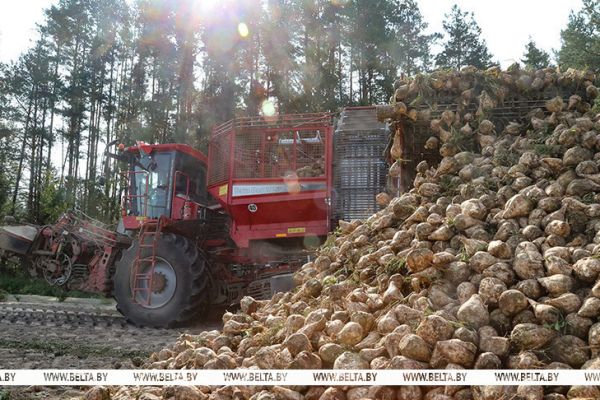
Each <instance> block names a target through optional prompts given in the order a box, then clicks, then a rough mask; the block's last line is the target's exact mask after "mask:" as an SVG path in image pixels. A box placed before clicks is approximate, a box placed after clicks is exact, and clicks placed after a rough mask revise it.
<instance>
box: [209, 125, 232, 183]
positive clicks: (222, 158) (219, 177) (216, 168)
mask: <svg viewBox="0 0 600 400" xmlns="http://www.w3.org/2000/svg"><path fill="white" fill-rule="evenodd" d="M230 140H231V133H230V132H229V133H226V134H222V135H219V136H216V137H213V138H211V142H210V146H211V148H210V152H209V156H210V160H209V166H210V168H209V175H208V184H209V185H214V184H216V183H221V182H225V181H227V180H228V179H229V160H230V157H231V155H230V154H229V148H230Z"/></svg>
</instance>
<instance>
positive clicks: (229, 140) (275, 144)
mask: <svg viewBox="0 0 600 400" xmlns="http://www.w3.org/2000/svg"><path fill="white" fill-rule="evenodd" d="M331 120H332V118H331V115H329V114H325V113H321V114H298V115H285V116H280V117H274V118H263V117H255V118H240V119H236V120H233V121H229V122H227V123H225V124H223V125H220V126H217V127H216V128H215V129H213V131H212V136H211V139H210V146H209V157H208V159H209V164H208V165H209V167H208V191H209V193H210V194H211V195H212V196H213V197H214V198H215V199H217V201H218V202H219V204H220V206H221V207H223V209H224V210H225V211H226V212H227V214H228V215H230V216H231V219H232V224H231V230H230V236H231V238H232V239H233V241H234V242H235V244H236V245H237V246H238V247H240V248H247V247H249V246H250V243H251V242H252V241H254V240H266V239H284V238H293V237H307V236H312V237H320V236H325V235H327V232H329V228H330V220H331V211H330V205H331V196H332V193H331V191H332V168H331V164H332V162H331V160H332V142H333V136H332V135H333V127H332V123H331Z"/></svg>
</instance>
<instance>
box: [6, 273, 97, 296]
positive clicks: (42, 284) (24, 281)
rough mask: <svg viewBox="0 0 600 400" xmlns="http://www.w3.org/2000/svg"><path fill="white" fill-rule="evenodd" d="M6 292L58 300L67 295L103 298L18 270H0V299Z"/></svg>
mask: <svg viewBox="0 0 600 400" xmlns="http://www.w3.org/2000/svg"><path fill="white" fill-rule="evenodd" d="M7 293H10V294H17V295H18V294H33V295H39V296H52V297H57V298H58V299H59V300H64V299H66V298H67V297H83V298H103V296H101V295H99V294H95V293H87V292H81V291H79V290H67V289H65V288H62V287H60V286H50V285H49V284H48V282H46V281H45V280H43V279H40V278H32V277H29V276H25V275H24V274H23V273H20V272H16V273H10V272H0V301H2V300H5V299H6V294H7Z"/></svg>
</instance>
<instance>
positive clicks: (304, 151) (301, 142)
mask: <svg viewBox="0 0 600 400" xmlns="http://www.w3.org/2000/svg"><path fill="white" fill-rule="evenodd" d="M325 139H326V137H325V133H324V132H323V133H322V132H321V131H320V130H318V129H317V130H313V129H310V130H293V131H287V130H286V131H282V132H277V133H273V132H264V131H260V130H259V131H256V130H252V131H244V132H239V133H237V134H236V135H235V153H234V154H235V157H234V160H235V161H234V173H233V175H234V178H240V179H245V178H278V177H283V176H285V175H287V174H289V173H290V172H292V173H296V174H297V175H298V176H299V177H301V178H302V177H322V176H324V175H325Z"/></svg>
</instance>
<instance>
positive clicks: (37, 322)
mask: <svg viewBox="0 0 600 400" xmlns="http://www.w3.org/2000/svg"><path fill="white" fill-rule="evenodd" d="M220 315H222V312H221V313H217V312H215V313H214V315H209V316H208V317H207V318H206V319H205V321H202V322H198V323H196V324H194V325H192V326H189V327H185V328H178V329H151V328H139V327H135V326H132V325H130V324H127V323H126V322H125V320H124V319H123V318H122V317H121V315H120V314H119V313H118V312H117V311H116V309H115V304H114V302H112V301H110V300H98V299H67V300H65V301H62V302H60V301H58V300H56V299H54V298H50V297H41V296H20V297H16V298H15V297H14V296H10V297H9V298H8V300H7V301H4V302H1V303H0V369H30V368H31V369H50V368H61V369H71V368H72V369H77V368H91V369H119V368H124V369H132V368H136V367H137V366H139V365H141V363H142V360H143V359H144V358H145V357H147V356H148V355H149V354H150V353H152V352H153V351H157V350H160V349H162V348H164V347H166V346H168V345H170V344H172V343H174V342H175V340H176V339H177V337H178V336H179V335H180V334H181V333H193V334H194V333H196V334H197V333H199V332H201V331H203V330H212V329H219V328H220V327H221V322H220ZM83 389H84V388H83ZM82 394H83V392H82V391H80V390H78V389H77V388H65V387H57V388H50V387H38V386H31V387H19V388H10V387H0V400H7V399H10V400H17V399H18V400H20V399H72V398H81V396H82ZM3 395H4V397H3ZM6 396H8V397H6Z"/></svg>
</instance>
